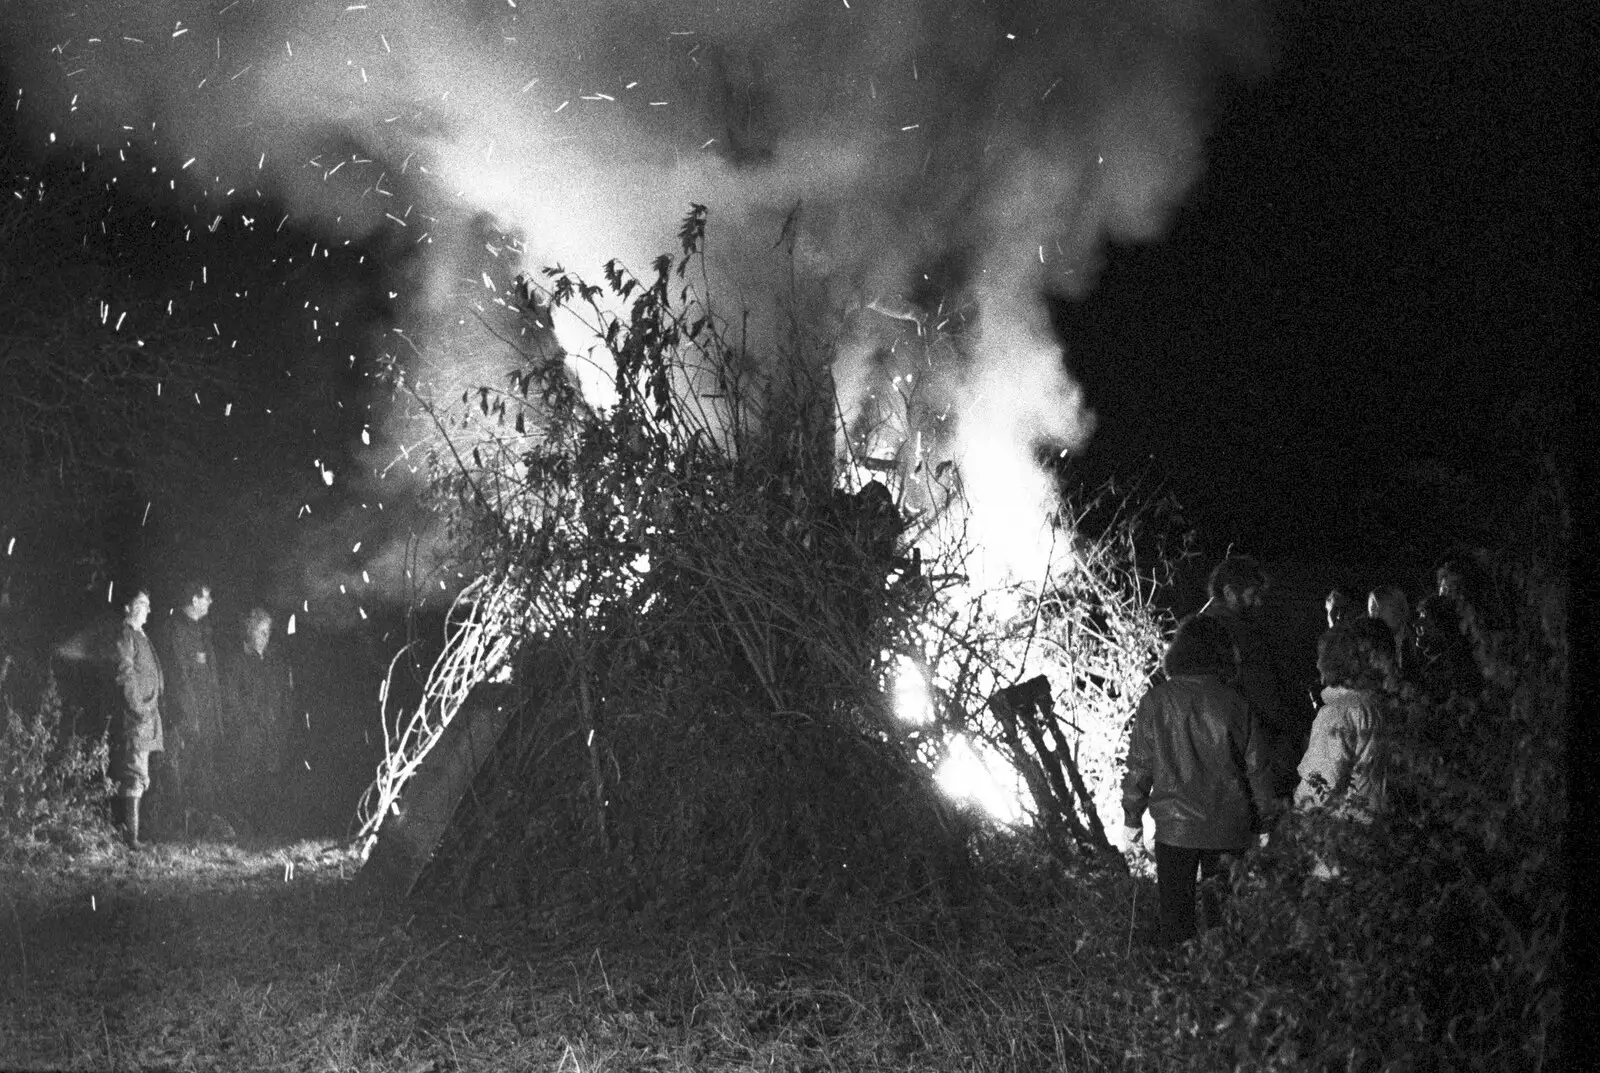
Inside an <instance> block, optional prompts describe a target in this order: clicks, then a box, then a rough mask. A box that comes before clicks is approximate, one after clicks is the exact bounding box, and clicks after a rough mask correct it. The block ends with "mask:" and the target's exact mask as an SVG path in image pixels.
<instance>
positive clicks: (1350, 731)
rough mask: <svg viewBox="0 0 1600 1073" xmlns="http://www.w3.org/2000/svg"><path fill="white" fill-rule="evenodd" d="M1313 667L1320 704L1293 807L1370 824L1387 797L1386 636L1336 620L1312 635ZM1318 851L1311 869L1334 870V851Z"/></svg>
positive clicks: (1389, 662) (1390, 671)
mask: <svg viewBox="0 0 1600 1073" xmlns="http://www.w3.org/2000/svg"><path fill="white" fill-rule="evenodd" d="M1364 637H1365V638H1367V639H1364ZM1317 671H1318V673H1319V674H1320V675H1321V676H1322V684H1323V689H1322V707H1321V709H1320V710H1318V712H1317V718H1316V721H1315V722H1314V723H1313V724H1312V726H1311V741H1310V743H1309V744H1308V745H1307V747H1306V754H1305V756H1304V757H1303V758H1301V761H1300V786H1299V788H1298V789H1296V790H1295V797H1294V803H1295V809H1296V811H1298V812H1311V811H1316V812H1320V813H1322V814H1323V815H1326V816H1328V817H1330V818H1331V819H1334V820H1337V821H1343V822H1349V823H1356V824H1360V825H1362V826H1370V825H1371V824H1372V822H1373V820H1374V819H1376V818H1377V816H1378V815H1379V814H1381V813H1382V812H1383V811H1384V808H1385V806H1386V804H1387V790H1386V780H1385V760H1386V753H1385V750H1386V748H1387V745H1386V730H1387V728H1386V726H1385V723H1386V709H1387V702H1386V700H1385V687H1386V686H1387V685H1388V684H1389V683H1391V682H1392V681H1393V677H1394V664H1393V656H1392V654H1391V652H1390V650H1389V648H1388V642H1387V639H1386V638H1384V637H1383V635H1382V634H1377V633H1374V632H1372V631H1370V630H1368V631H1363V630H1362V629H1360V628H1358V627H1357V626H1356V624H1355V623H1345V624H1342V625H1339V626H1335V627H1334V628H1333V629H1331V630H1329V631H1328V632H1327V633H1325V634H1323V635H1322V639H1321V640H1320V641H1318V642H1317ZM1316 854H1317V865H1316V870H1315V873H1314V874H1315V875H1316V876H1317V877H1318V878H1322V879H1327V878H1330V877H1332V876H1336V875H1337V874H1338V872H1339V864H1338V862H1337V860H1336V859H1334V855H1333V854H1332V853H1331V852H1330V851H1329V850H1327V849H1326V848H1320V849H1318V850H1317V851H1316Z"/></svg>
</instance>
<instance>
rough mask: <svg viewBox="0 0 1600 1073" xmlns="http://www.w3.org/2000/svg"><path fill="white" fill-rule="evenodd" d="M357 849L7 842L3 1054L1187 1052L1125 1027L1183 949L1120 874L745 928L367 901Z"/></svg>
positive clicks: (438, 1066) (310, 1060)
mask: <svg viewBox="0 0 1600 1073" xmlns="http://www.w3.org/2000/svg"><path fill="white" fill-rule="evenodd" d="M355 871H356V861H355V860H354V859H353V857H352V856H351V854H350V853H349V852H347V851H346V850H344V849H343V848H341V847H339V846H338V845H336V844H334V843H331V842H318V841H307V842H300V843H296V844H293V845H287V846H266V845H249V844H245V845H229V844H209V843H187V844H179V845H159V846H156V847H154V848H152V849H150V850H147V851H146V852H144V853H142V854H128V853H126V852H123V851H121V850H119V849H116V848H114V847H110V846H106V847H104V848H102V849H99V850H94V851H91V852H88V853H84V854H80V855H78V856H76V857H74V858H72V859H71V860H70V861H68V860H65V859H56V860H35V861H33V862H32V863H28V864H24V865H22V866H20V867H16V868H13V869H11V870H9V873H8V874H7V875H6V876H5V878H4V880H3V883H0V888H3V891H4V895H3V905H0V914H3V924H4V934H3V938H0V1068H5V1069H95V1070H100V1069H107V1070H109V1069H284V1070H374V1071H377V1070H383V1071H399V1073H426V1071H436V1070H440V1071H442V1070H506V1069H531V1070H561V1071H573V1073H577V1071H584V1073H588V1071H601V1070H610V1071H619V1073H620V1071H624V1070H757V1069H760V1070H818V1071H820V1070H844V1069H849V1070H871V1069H881V1070H944V1069H951V1070H954V1069H963V1070H965V1069H981V1070H991V1069H992V1070H1019V1071H1020V1070H1032V1069H1042V1068H1064V1069H1094V1070H1098V1069H1140V1070H1151V1069H1156V1070H1159V1069H1175V1068H1192V1067H1193V1066H1192V1064H1191V1062H1192V1059H1193V1058H1194V1057H1195V1056H1194V1053H1193V1052H1190V1053H1189V1054H1188V1055H1186V1056H1184V1055H1178V1054H1175V1053H1161V1052H1160V1051H1155V1050H1152V1049H1151V1048H1150V1045H1149V1043H1148V1042H1144V1043H1141V1040H1144V1041H1149V1040H1154V1039H1168V1040H1170V1039H1172V1038H1173V1035H1172V1031H1171V1028H1172V1026H1171V1024H1170V1023H1169V1022H1170V1020H1171V1018H1170V1011H1168V1010H1166V1009H1164V1007H1165V1006H1166V1005H1167V1000H1168V999H1170V997H1171V996H1172V995H1173V994H1174V993H1175V992H1174V989H1175V988H1177V987H1179V986H1181V983H1182V979H1181V977H1182V971H1183V970H1182V969H1181V968H1176V969H1175V968H1172V967H1170V966H1167V967H1160V966H1158V965H1157V964H1156V963H1155V962H1154V961H1153V960H1152V958H1151V956H1150V955H1148V954H1147V953H1145V952H1144V950H1143V948H1142V946H1141V944H1140V943H1139V942H1138V940H1137V939H1136V937H1135V935H1134V934H1133V928H1134V919H1133V913H1132V910H1134V909H1135V906H1134V905H1133V899H1134V889H1135V888H1134V886H1133V883H1134V881H1131V880H1128V879H1125V878H1124V879H1121V880H1118V881H1115V882H1114V881H1112V880H1110V879H1106V880H1103V881H1100V883H1099V884H1098V885H1096V884H1084V885H1078V886H1075V887H1073V888H1072V890H1071V892H1070V893H1063V894H1062V895H1061V896H1060V897H1058V898H1054V899H1051V900H1052V901H1054V902H1055V905H1054V908H1052V909H1048V910H1041V911H1040V912H1039V915H1036V916H1034V917H1029V916H1028V915H1026V914H1021V913H1019V912H1018V911H1016V910H1015V909H1011V910H1007V909H1005V908H1004V907H1003V906H1001V905H999V904H998V903H995V904H991V905H989V906H988V907H987V908H985V907H984V906H982V905H974V906H969V907H967V908H966V909H964V910H962V911H959V912H949V913H940V914H930V913H929V912H927V911H925V910H924V909H921V908H916V907H905V912H904V913H903V915H902V916H901V918H900V919H891V918H889V917H885V916H884V915H883V914H882V913H881V912H880V913H879V914H878V915H877V916H876V918H874V919H870V920H869V919H865V918H863V919H854V918H853V917H852V915H851V912H850V911H849V910H844V911H841V912H840V913H838V914H836V916H835V918H834V919H833V920H832V922H831V923H828V924H818V923H816V922H815V921H812V922H808V923H806V924H805V925H803V926H801V925H799V924H796V925H795V926H794V927H793V928H792V930H787V931H786V929H785V927H784V925H783V922H774V923H773V924H772V926H769V927H764V928H763V929H762V934H760V935H755V934H750V933H748V932H745V933H741V931H740V930H739V929H736V928H732V927H729V926H723V927H711V926H701V927H698V928H694V929H690V930H685V929H683V928H677V929H672V930H666V929H663V928H660V927H656V926H653V925H652V924H651V923H650V922H649V921H648V920H646V919H644V918H642V917H639V916H634V917H631V918H629V919H626V920H617V921H613V922H609V923H608V922H604V921H598V920H596V919H595V918H594V916H593V914H592V913H591V914H587V915H586V916H584V917H582V918H580V917H577V916H574V918H573V922H572V923H571V924H570V925H568V924H564V923H563V922H562V920H561V919H560V918H559V917H558V916H552V915H546V916H543V917H541V918H540V919H539V920H538V921H537V922H532V921H530V920H529V919H527V918H525V917H524V918H510V917H506V916H491V915H482V914H478V915H473V916H470V917H469V916H468V915H465V914H464V913H463V912H461V911H458V910H457V909H455V908H453V907H451V906H447V905H439V904H435V903H430V902H428V901H426V900H418V899H415V898H414V899H411V900H408V901H406V902H399V903H384V902H382V901H381V900H377V899H375V898H373V897H372V896H370V895H369V894H366V893H364V892H363V890H362V889H361V888H360V887H359V886H358V885H357V884H355V883H353V882H352V881H351V878H352V876H353V875H354V874H355ZM1140 900H1141V902H1147V896H1144V895H1142V896H1141V897H1140ZM1140 908H1143V906H1141V907H1140ZM1138 915H1139V916H1141V917H1142V916H1143V914H1142V913H1140V914H1138ZM1084 918H1093V919H1095V920H1098V921H1101V922H1103V923H1104V922H1109V921H1118V922H1119V923H1118V925H1117V926H1116V927H1115V928H1114V930H1113V929H1111V928H1109V927H1107V928H1104V929H1102V930H1101V931H1088V930H1085V929H1084V927H1082V926H1081V925H1082V923H1083V922H1084ZM578 919H583V920H584V922H583V923H581V924H580V923H577V922H576V921H577V920H578ZM1185 1049H1186V1050H1187V1048H1185Z"/></svg>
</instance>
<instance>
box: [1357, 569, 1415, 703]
mask: <svg viewBox="0 0 1600 1073" xmlns="http://www.w3.org/2000/svg"><path fill="white" fill-rule="evenodd" d="M1367 617H1368V618H1374V619H1377V620H1378V621H1379V622H1382V623H1383V624H1384V625H1386V626H1388V627H1389V632H1390V633H1391V634H1393V635H1394V660H1395V666H1396V667H1398V668H1399V670H1400V677H1401V678H1402V679H1405V680H1406V681H1410V680H1411V679H1412V677H1413V676H1414V674H1415V672H1416V662H1417V655H1416V648H1417V639H1416V634H1414V633H1413V632H1412V630H1411V601H1410V600H1409V599H1408V598H1407V597H1406V592H1405V590H1404V589H1402V588H1401V587H1400V586H1398V585H1379V586H1378V587H1377V588H1375V589H1373V590H1372V591H1371V592H1370V593H1368V594H1367Z"/></svg>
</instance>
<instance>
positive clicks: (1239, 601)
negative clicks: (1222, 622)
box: [1222, 585, 1265, 616]
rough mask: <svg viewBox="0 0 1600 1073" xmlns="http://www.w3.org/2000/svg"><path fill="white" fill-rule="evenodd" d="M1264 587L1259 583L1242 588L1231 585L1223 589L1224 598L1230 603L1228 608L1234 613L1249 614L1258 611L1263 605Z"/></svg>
mask: <svg viewBox="0 0 1600 1073" xmlns="http://www.w3.org/2000/svg"><path fill="white" fill-rule="evenodd" d="M1264 591H1265V590H1264V589H1263V588H1262V587H1261V586H1259V585H1250V586H1247V587H1246V588H1243V589H1240V588H1236V587H1235V586H1233V585H1229V586H1227V587H1225V588H1224V589H1223V590H1222V599H1223V601H1224V602H1226V603H1227V605H1228V610H1229V611H1232V612H1233V613H1234V614H1237V615H1243V616H1249V615H1253V614H1255V613H1256V611H1257V610H1259V609H1260V607H1261V597H1262V595H1263V593H1264Z"/></svg>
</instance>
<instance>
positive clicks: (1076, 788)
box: [1041, 712, 1122, 860]
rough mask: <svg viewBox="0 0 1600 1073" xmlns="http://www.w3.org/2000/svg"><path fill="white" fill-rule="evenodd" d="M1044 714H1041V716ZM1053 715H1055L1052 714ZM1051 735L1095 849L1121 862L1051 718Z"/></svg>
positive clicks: (1058, 729)
mask: <svg viewBox="0 0 1600 1073" xmlns="http://www.w3.org/2000/svg"><path fill="white" fill-rule="evenodd" d="M1042 714H1043V713H1042V712H1041V715H1042ZM1052 714H1053V713H1052ZM1047 722H1048V723H1049V726H1050V733H1051V734H1052V736H1054V738H1055V740H1056V749H1055V759H1056V761H1057V763H1059V764H1060V765H1061V766H1062V767H1064V768H1065V769H1066V772H1067V778H1068V779H1070V780H1071V782H1072V790H1073V792H1074V793H1076V794H1077V795H1078V801H1079V802H1080V803H1081V804H1082V806H1083V813H1084V817H1085V818H1086V819H1087V820H1088V821H1089V833H1090V834H1091V835H1093V836H1094V842H1095V848H1097V849H1098V850H1100V852H1101V853H1102V854H1110V855H1115V856H1116V858H1117V859H1118V860H1121V859H1122V858H1121V855H1120V854H1117V852H1116V850H1115V849H1113V848H1112V845H1111V842H1110V840H1109V839H1107V838H1106V829H1105V825H1104V824H1102V823H1101V822H1100V813H1099V812H1098V811H1097V810H1096V809H1095V805H1094V798H1092V797H1090V796H1089V787H1088V786H1087V785H1086V784H1085V783H1084V781H1083V773H1082V772H1081V771H1079V770H1078V763H1077V761H1076V760H1074V759H1073V756H1072V751H1071V750H1070V749H1069V748H1068V747H1067V740H1066V737H1065V736H1064V735H1063V734H1062V733H1061V724H1060V722H1059V721H1058V720H1056V719H1054V718H1051V719H1049V720H1048V721H1047Z"/></svg>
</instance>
